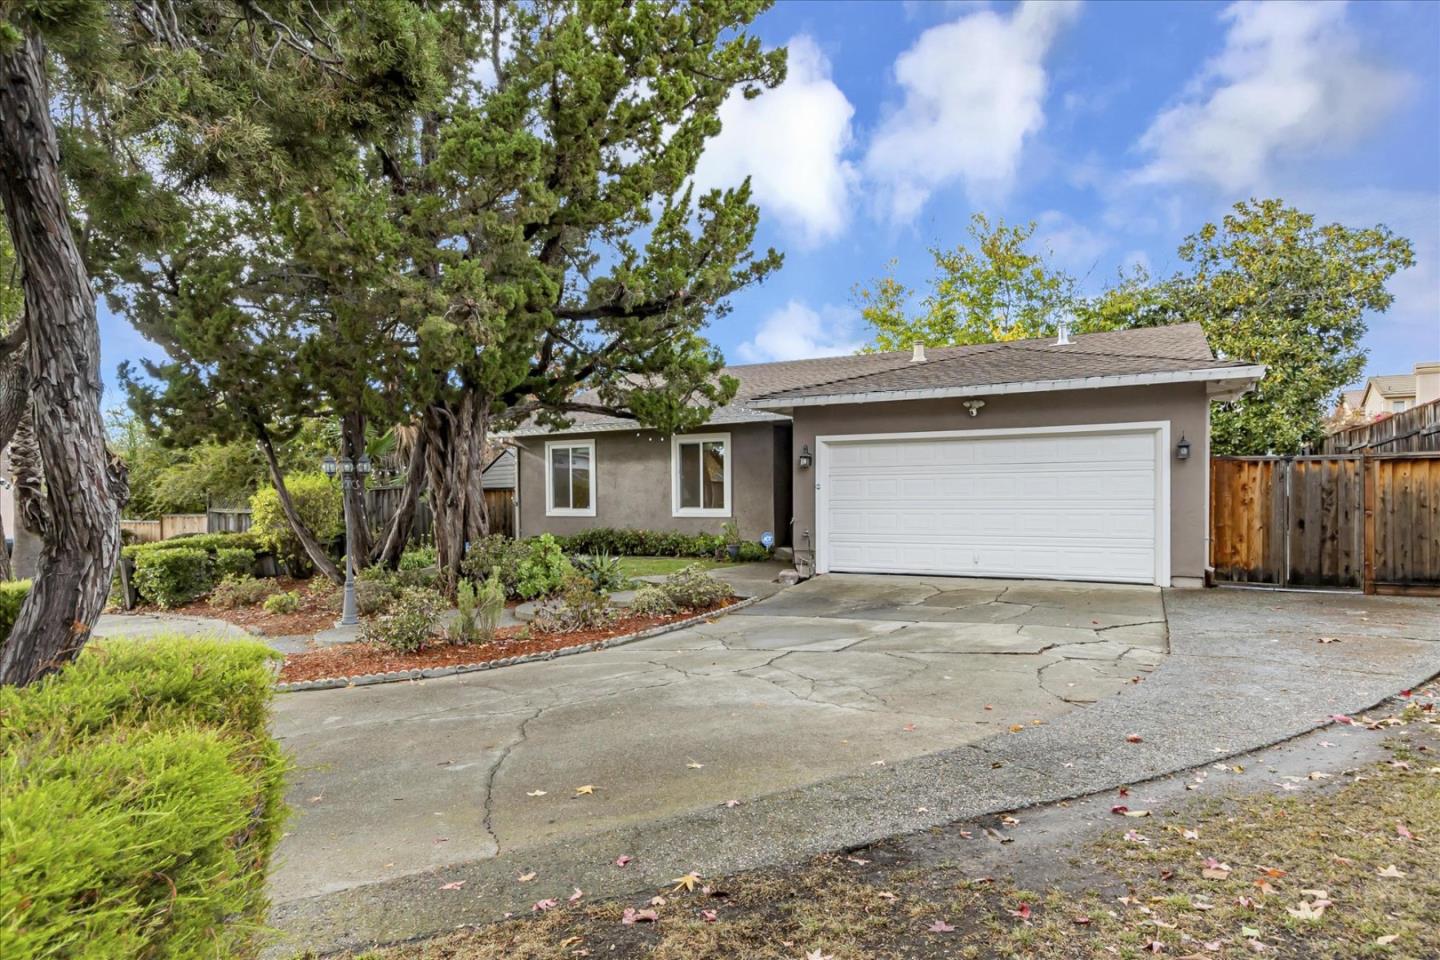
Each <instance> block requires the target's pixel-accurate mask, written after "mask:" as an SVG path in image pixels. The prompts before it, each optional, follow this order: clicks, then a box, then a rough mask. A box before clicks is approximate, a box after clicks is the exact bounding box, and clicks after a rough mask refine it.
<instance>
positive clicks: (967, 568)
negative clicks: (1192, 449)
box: [821, 431, 1160, 583]
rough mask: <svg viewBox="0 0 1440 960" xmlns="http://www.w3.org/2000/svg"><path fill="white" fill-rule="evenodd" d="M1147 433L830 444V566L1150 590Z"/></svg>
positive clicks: (1150, 442)
mask: <svg viewBox="0 0 1440 960" xmlns="http://www.w3.org/2000/svg"><path fill="white" fill-rule="evenodd" d="M1157 444H1158V439H1157V435H1156V434H1155V432H1154V431H1145V432H1125V433H1093V434H1092V433H1079V434H1054V435H1037V436H1026V437H987V438H965V437H956V438H926V439H923V440H883V441H864V442H855V443H834V444H827V447H826V457H825V461H826V473H825V477H824V478H823V479H822V482H823V483H827V484H829V491H828V494H829V496H828V501H827V503H828V505H827V508H826V515H825V517H824V518H823V519H822V524H823V527H822V529H821V535H822V536H823V537H824V538H825V543H826V551H827V566H828V569H831V570H835V571H854V572H882V573H935V574H958V575H973V576H1014V577H1048V578H1056V579H1085V580H1119V581H1125V582H1147V583H1148V582H1154V580H1155V577H1156V575H1157V571H1156V544H1157V538H1158V536H1159V533H1160V531H1159V528H1158V523H1157V514H1156V510H1157V500H1156V498H1157V478H1156V471H1157V462H1156V461H1157V456H1158V453H1159V451H1158V449H1157Z"/></svg>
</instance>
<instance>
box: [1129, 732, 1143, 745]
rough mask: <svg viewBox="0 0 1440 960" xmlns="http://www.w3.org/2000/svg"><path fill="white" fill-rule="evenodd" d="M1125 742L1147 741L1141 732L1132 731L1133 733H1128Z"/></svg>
mask: <svg viewBox="0 0 1440 960" xmlns="http://www.w3.org/2000/svg"><path fill="white" fill-rule="evenodd" d="M1125 742H1126V743H1144V742H1145V738H1144V737H1142V736H1140V734H1138V733H1131V734H1128V735H1126V737H1125Z"/></svg>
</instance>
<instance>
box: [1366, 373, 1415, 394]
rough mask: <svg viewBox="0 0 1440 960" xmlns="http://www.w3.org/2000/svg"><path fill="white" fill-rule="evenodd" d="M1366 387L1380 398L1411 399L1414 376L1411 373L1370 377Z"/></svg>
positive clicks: (1413, 390) (1413, 391)
mask: <svg viewBox="0 0 1440 960" xmlns="http://www.w3.org/2000/svg"><path fill="white" fill-rule="evenodd" d="M1366 387H1367V388H1371V387H1373V388H1374V390H1375V392H1376V393H1378V394H1380V396H1382V397H1387V398H1388V397H1413V396H1415V375H1414V374H1413V373H1391V374H1385V375H1382V376H1378V377H1371V378H1370V380H1369V382H1368V383H1367V384H1366Z"/></svg>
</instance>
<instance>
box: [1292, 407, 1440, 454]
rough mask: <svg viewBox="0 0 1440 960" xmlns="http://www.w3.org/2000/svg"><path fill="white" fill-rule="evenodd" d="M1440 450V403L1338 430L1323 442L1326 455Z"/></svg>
mask: <svg viewBox="0 0 1440 960" xmlns="http://www.w3.org/2000/svg"><path fill="white" fill-rule="evenodd" d="M1436 451H1440V400H1432V401H1430V402H1429V403H1422V404H1421V405H1420V406H1418V407H1411V408H1410V409H1409V410H1406V411H1403V412H1402V413H1397V414H1394V415H1392V416H1389V417H1386V418H1385V419H1384V420H1377V421H1375V422H1374V423H1367V424H1364V425H1362V426H1358V427H1349V428H1348V429H1345V430H1337V431H1336V432H1335V433H1332V434H1330V435H1329V436H1327V437H1326V438H1325V439H1324V440H1322V441H1321V443H1320V451H1319V452H1320V453H1322V454H1344V453H1433V452H1436Z"/></svg>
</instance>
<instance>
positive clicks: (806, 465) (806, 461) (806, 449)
mask: <svg viewBox="0 0 1440 960" xmlns="http://www.w3.org/2000/svg"><path fill="white" fill-rule="evenodd" d="M814 462H815V458H814V457H812V456H810V445H809V444H808V443H807V444H805V445H804V446H802V447H801V448H800V459H799V464H800V469H801V470H809V469H810V464H812V463H814Z"/></svg>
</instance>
